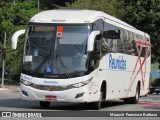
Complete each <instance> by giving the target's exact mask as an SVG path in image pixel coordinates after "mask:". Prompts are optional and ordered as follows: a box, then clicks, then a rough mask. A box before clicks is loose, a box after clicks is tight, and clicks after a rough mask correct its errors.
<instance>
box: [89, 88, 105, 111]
mask: <svg viewBox="0 0 160 120" xmlns="http://www.w3.org/2000/svg"><path fill="white" fill-rule="evenodd" d="M102 99H103V92H102V91H101V92H100V96H99V101H96V102H94V103H93V105H92V107H93V109H94V110H99V109H100V108H101V104H102Z"/></svg>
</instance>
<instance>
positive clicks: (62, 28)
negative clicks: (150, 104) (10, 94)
mask: <svg viewBox="0 0 160 120" xmlns="http://www.w3.org/2000/svg"><path fill="white" fill-rule="evenodd" d="M22 34H25V39H24V49H23V60H22V70H21V76H20V94H21V98H22V100H33V101H39V103H40V106H41V107H42V108H47V107H49V106H50V103H51V102H70V103H90V104H92V107H93V109H96V110H98V109H100V108H101V103H102V102H103V101H107V100H113V99H120V100H123V101H124V102H125V103H132V104H136V103H137V102H138V100H139V97H140V96H145V95H146V94H147V93H148V90H149V78H150V64H151V53H150V52H151V43H150V36H149V35H148V34H147V33H145V32H142V31H140V30H138V29H136V28H134V27H133V26H131V25H129V24H127V23H125V22H123V21H121V20H119V19H117V18H115V17H113V16H110V15H108V14H106V13H104V12H101V11H95V10H65V9H64V10H62V9H57V10H47V11H43V12H40V13H38V14H36V15H34V16H33V17H32V18H31V19H30V20H29V23H28V26H27V28H26V30H19V31H17V32H15V33H14V34H13V36H12V48H13V49H16V47H17V41H18V38H19V36H20V35H22Z"/></svg>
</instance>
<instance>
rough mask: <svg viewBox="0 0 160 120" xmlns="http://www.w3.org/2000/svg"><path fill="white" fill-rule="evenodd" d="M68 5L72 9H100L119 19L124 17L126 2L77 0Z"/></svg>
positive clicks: (117, 0)
mask: <svg viewBox="0 0 160 120" xmlns="http://www.w3.org/2000/svg"><path fill="white" fill-rule="evenodd" d="M66 6H67V8H72V9H93V10H100V11H103V12H105V13H108V14H110V15H112V16H114V17H117V18H119V19H122V18H123V16H124V14H125V11H124V2H123V1H119V0H76V1H75V2H73V3H67V4H66Z"/></svg>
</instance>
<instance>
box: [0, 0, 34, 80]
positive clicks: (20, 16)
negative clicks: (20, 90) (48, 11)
mask: <svg viewBox="0 0 160 120" xmlns="http://www.w3.org/2000/svg"><path fill="white" fill-rule="evenodd" d="M36 5H37V3H36V2H35V0H26V1H22V0H1V2H0V35H1V41H2V42H1V43H0V48H3V37H4V33H5V32H7V33H8V34H7V56H6V68H7V69H9V70H10V72H11V76H10V77H11V78H13V76H15V75H17V74H18V72H19V70H20V67H21V61H22V52H21V51H22V49H23V40H20V41H19V42H18V49H17V50H12V49H11V47H10V46H11V36H12V34H13V33H14V32H15V31H17V30H19V29H25V28H26V24H27V23H28V21H29V19H30V18H31V17H32V16H33V15H34V14H35V13H36V12H37V7H36ZM21 39H22V38H21ZM1 57H2V56H1ZM0 62H2V58H1V59H0ZM0 67H1V66H0Z"/></svg>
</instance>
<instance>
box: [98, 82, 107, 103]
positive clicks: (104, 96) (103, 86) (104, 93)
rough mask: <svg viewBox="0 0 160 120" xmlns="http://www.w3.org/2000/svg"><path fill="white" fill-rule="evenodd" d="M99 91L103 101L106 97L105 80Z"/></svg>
mask: <svg viewBox="0 0 160 120" xmlns="http://www.w3.org/2000/svg"><path fill="white" fill-rule="evenodd" d="M100 90H101V91H102V92H103V100H105V99H106V96H107V94H106V93H107V82H106V81H105V80H103V81H102V84H101V89H100Z"/></svg>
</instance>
